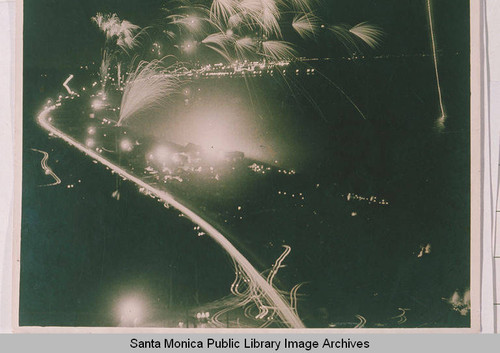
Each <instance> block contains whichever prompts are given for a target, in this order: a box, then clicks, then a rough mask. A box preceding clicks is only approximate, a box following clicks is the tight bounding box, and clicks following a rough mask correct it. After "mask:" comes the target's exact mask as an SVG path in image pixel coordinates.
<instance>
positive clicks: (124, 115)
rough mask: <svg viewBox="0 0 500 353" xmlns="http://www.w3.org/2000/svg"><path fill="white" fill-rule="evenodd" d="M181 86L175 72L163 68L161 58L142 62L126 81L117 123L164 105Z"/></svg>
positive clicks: (119, 123)
mask: <svg viewBox="0 0 500 353" xmlns="http://www.w3.org/2000/svg"><path fill="white" fill-rule="evenodd" d="M179 87H180V81H179V78H178V77H177V76H176V75H175V72H172V71H169V70H168V69H165V68H163V67H162V63H161V61H160V60H152V61H151V62H149V63H148V62H145V61H142V62H140V63H139V65H138V66H137V68H136V70H135V72H133V73H131V74H130V75H129V77H128V79H127V81H126V83H125V88H124V91H123V97H122V102H121V106H120V119H119V120H118V123H117V125H118V126H120V125H122V124H123V123H124V122H125V121H126V120H127V119H128V118H130V117H131V116H132V115H134V114H136V113H137V112H140V111H143V110H145V109H149V108H154V107H158V106H162V105H163V104H165V99H166V98H168V97H170V96H171V95H172V94H174V93H176V92H178V90H179Z"/></svg>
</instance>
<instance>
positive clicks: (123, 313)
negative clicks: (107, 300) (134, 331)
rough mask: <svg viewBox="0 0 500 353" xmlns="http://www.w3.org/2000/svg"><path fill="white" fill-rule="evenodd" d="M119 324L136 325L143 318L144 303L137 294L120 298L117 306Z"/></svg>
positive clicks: (144, 312)
mask: <svg viewBox="0 0 500 353" xmlns="http://www.w3.org/2000/svg"><path fill="white" fill-rule="evenodd" d="M117 314H118V317H119V320H120V326H137V325H139V324H141V322H142V321H143V320H144V316H145V314H146V305H145V302H144V300H143V299H142V298H141V297H140V296H138V295H135V294H133V295H129V296H127V297H124V298H121V299H120V300H119V302H118V306H117Z"/></svg>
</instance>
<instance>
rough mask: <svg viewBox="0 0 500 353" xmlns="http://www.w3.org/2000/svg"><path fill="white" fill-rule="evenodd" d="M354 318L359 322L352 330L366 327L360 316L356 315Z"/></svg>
mask: <svg viewBox="0 0 500 353" xmlns="http://www.w3.org/2000/svg"><path fill="white" fill-rule="evenodd" d="M356 318H357V319H358V320H359V323H358V324H357V325H356V326H355V327H354V328H363V327H365V325H366V319H365V318H364V317H363V316H361V315H356Z"/></svg>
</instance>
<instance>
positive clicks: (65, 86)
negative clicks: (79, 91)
mask: <svg viewBox="0 0 500 353" xmlns="http://www.w3.org/2000/svg"><path fill="white" fill-rule="evenodd" d="M73 77H74V76H73V75H69V77H68V78H67V79H66V81H64V83H63V87H64V88H66V91H68V93H69V94H71V95H73V94H75V92H73V91H72V90H71V88H69V86H68V83H69V81H71V80H72V79H73Z"/></svg>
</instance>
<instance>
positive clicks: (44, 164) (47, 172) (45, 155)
mask: <svg viewBox="0 0 500 353" xmlns="http://www.w3.org/2000/svg"><path fill="white" fill-rule="evenodd" d="M31 150H32V151H35V152H39V153H41V154H43V158H42V160H41V161H40V166H41V167H42V169H43V171H44V172H45V175H50V176H51V177H52V178H54V182H53V183H51V184H45V185H39V186H55V185H59V184H61V179H59V177H58V176H57V175H56V174H55V173H54V172H53V171H52V169H50V168H49V166H48V165H47V160H48V159H49V154H48V153H47V152H45V151H41V150H37V149H36V148H32V149H31Z"/></svg>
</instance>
